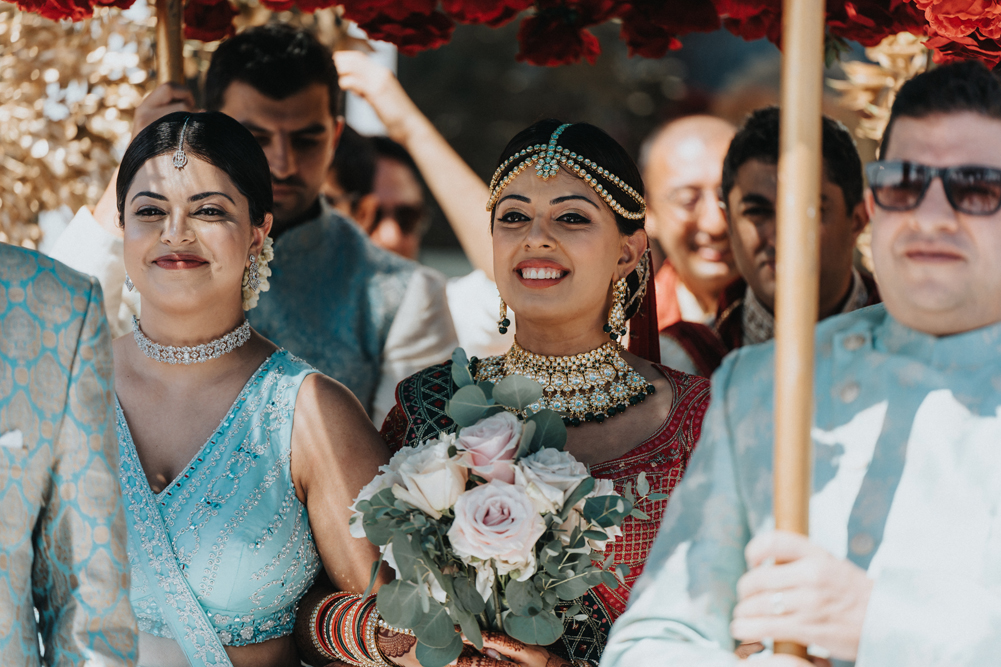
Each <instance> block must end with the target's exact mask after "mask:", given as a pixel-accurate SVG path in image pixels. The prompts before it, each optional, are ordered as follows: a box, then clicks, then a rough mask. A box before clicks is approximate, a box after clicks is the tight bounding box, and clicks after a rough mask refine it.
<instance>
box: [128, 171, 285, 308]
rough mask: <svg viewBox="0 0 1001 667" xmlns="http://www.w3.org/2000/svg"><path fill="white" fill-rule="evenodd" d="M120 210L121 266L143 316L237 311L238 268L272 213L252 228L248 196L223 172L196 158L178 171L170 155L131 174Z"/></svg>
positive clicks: (256, 250)
mask: <svg viewBox="0 0 1001 667" xmlns="http://www.w3.org/2000/svg"><path fill="white" fill-rule="evenodd" d="M123 214H124V215H123V222H124V236H125V268H126V270H127V271H128V274H129V277H130V278H131V279H132V282H133V283H134V284H135V286H136V289H137V290H138V291H139V293H140V294H141V295H142V298H143V312H144V314H145V313H146V310H147V308H153V309H156V310H158V311H161V312H165V313H170V314H177V315H179V314H185V313H190V312H194V311H206V310H208V309H212V310H213V311H215V312H217V313H219V315H220V317H221V318H225V319H232V318H233V316H234V315H236V314H238V313H241V312H242V307H241V301H242V297H241V287H242V281H243V272H244V269H245V268H246V267H247V266H248V264H249V256H250V255H252V254H253V255H258V254H260V251H261V248H262V246H263V244H264V238H265V237H266V236H267V233H268V231H269V230H270V228H271V214H267V216H266V218H265V223H264V224H263V225H261V226H258V227H255V226H253V225H251V223H250V209H249V204H248V202H247V198H246V197H244V196H243V195H242V194H240V191H239V190H237V189H236V186H235V185H234V184H233V182H232V181H231V180H230V178H229V176H228V175H227V174H226V173H225V172H224V171H223V170H221V169H219V168H218V167H215V166H214V165H212V164H209V163H208V162H205V161H203V160H200V159H198V158H197V157H195V156H193V155H189V156H188V163H187V165H186V166H185V167H184V168H183V169H176V168H175V167H174V166H173V164H172V155H171V154H167V155H160V156H158V157H155V158H152V159H150V160H148V161H147V162H146V163H145V164H144V165H143V166H142V167H141V168H140V169H139V171H137V172H136V175H135V178H134V179H133V181H132V184H131V185H130V186H129V191H128V194H127V195H126V199H125V210H124V211H123Z"/></svg>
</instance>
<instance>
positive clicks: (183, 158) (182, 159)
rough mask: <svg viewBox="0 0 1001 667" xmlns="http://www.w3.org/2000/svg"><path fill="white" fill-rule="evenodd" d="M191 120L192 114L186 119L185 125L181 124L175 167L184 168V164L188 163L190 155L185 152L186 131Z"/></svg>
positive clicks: (175, 154)
mask: <svg viewBox="0 0 1001 667" xmlns="http://www.w3.org/2000/svg"><path fill="white" fill-rule="evenodd" d="M189 120H191V116H188V117H187V118H185V119H184V125H182V126H181V136H180V138H179V139H178V140H177V150H176V151H174V160H173V162H174V167H176V168H177V169H183V168H184V165H186V164H188V156H187V155H185V153H184V132H185V131H186V130H187V129H188V121H189Z"/></svg>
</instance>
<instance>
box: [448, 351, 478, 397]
mask: <svg viewBox="0 0 1001 667" xmlns="http://www.w3.org/2000/svg"><path fill="white" fill-rule="evenodd" d="M452 382H454V383H455V384H456V385H458V386H459V387H465V386H468V385H471V384H473V374H472V373H470V372H469V359H468V358H466V351H465V350H463V349H462V348H461V347H457V348H455V350H454V351H453V352H452Z"/></svg>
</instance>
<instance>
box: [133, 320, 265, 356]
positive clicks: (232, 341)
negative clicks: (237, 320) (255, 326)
mask: <svg viewBox="0 0 1001 667" xmlns="http://www.w3.org/2000/svg"><path fill="white" fill-rule="evenodd" d="M132 335H133V337H135V339H136V345H138V346H139V349H140V350H141V351H142V353H143V354H145V355H146V356H147V357H149V358H150V359H153V360H155V361H160V362H162V363H165V364H199V363H202V362H203V361H209V360H211V359H218V358H219V357H221V356H222V355H224V354H228V353H230V352H232V351H233V350H235V349H236V348H238V347H240V346H241V345H243V344H244V343H246V342H247V341H248V340H250V322H248V321H247V320H244V321H243V324H241V325H240V326H238V327H237V328H235V329H233V330H232V331H230V332H229V333H228V334H226V335H225V336H223V337H222V338H216V339H215V340H210V341H209V342H207V343H202V344H201V345H195V346H193V347H188V346H181V347H174V346H173V345H160V344H159V343H154V342H153V341H151V340H150V339H149V337H147V336H146V334H144V333H143V331H142V329H140V328H139V318H138V317H136V316H135V315H133V316H132Z"/></svg>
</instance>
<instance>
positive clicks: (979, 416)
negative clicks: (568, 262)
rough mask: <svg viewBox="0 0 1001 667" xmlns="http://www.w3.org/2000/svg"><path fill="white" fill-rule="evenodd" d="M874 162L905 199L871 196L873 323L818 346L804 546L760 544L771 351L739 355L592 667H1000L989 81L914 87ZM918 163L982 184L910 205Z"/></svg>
mask: <svg viewBox="0 0 1001 667" xmlns="http://www.w3.org/2000/svg"><path fill="white" fill-rule="evenodd" d="M881 156H882V160H883V161H885V163H889V164H890V165H891V166H892V164H893V163H894V162H896V163H898V166H899V162H901V161H902V162H906V163H910V166H908V167H907V169H905V170H898V171H897V172H895V173H898V174H905V173H910V174H911V177H910V178H911V180H910V181H907V180H904V179H898V181H896V182H895V183H894V182H890V186H889V187H887V188H884V189H881V188H875V189H873V190H870V191H868V192H867V193H866V205H867V208H868V210H869V213H870V215H871V218H872V228H873V255H874V260H875V265H876V277H877V280H878V282H879V288H880V291H881V293H882V295H883V297H884V299H885V302H884V303H885V305H879V306H873V307H870V308H867V309H864V310H861V311H857V312H855V313H851V314H847V315H843V316H839V317H835V318H831V319H829V320H827V321H825V322H823V323H822V324H820V325H819V326H818V327H817V333H816V344H817V347H816V380H815V383H816V384H815V389H814V399H815V414H814V428H813V459H814V464H813V466H814V469H813V495H812V498H811V502H810V535H809V539H807V538H805V537H801V536H797V535H792V534H790V533H784V532H777V531H774V530H773V528H774V515H773V511H772V481H773V478H772V446H773V438H774V428H773V418H772V415H773V410H774V404H773V395H774V380H773V369H774V352H775V350H774V347H773V345H772V344H770V343H769V344H765V345H760V346H751V347H746V348H742V349H740V350H738V351H736V352H735V353H733V354H731V355H730V356H729V357H728V358H727V359H726V360H725V362H724V363H723V365H722V366H721V367H720V369H719V371H718V372H717V373H716V374H715V375H714V376H713V389H712V391H713V398H712V401H713V402H712V406H711V408H710V411H709V413H708V414H707V415H706V419H705V422H704V427H703V435H702V439H701V441H700V442H699V444H698V446H697V447H696V449H695V453H694V455H693V458H692V460H691V463H690V464H689V467H688V471H687V473H686V477H685V479H684V480H683V481H682V483H681V484H680V485H679V487H678V489H677V490H676V491H675V493H674V495H673V497H672V499H671V501H670V506H669V508H668V511H667V514H666V515H665V518H664V523H663V526H662V528H661V532H660V535H659V537H658V540H657V543H656V545H655V546H654V548H653V551H652V552H651V555H650V558H649V560H648V561H647V565H646V571H645V575H644V577H643V578H642V579H641V580H640V581H639V582H638V583H637V585H636V587H635V588H634V589H633V593H632V599H631V600H630V606H629V608H628V610H627V611H626V613H625V614H624V615H623V616H622V617H621V618H620V619H619V620H618V622H617V623H616V624H615V627H614V628H613V630H612V633H611V637H610V641H609V645H608V647H607V649H606V651H605V653H604V656H603V659H602V666H603V667H644V666H647V665H649V666H653V665H670V666H674V665H699V666H705V667H709V666H714V665H735V664H737V663H738V662H739V661H738V658H737V657H736V655H735V654H734V649H735V646H736V645H737V644H738V643H739V642H741V641H744V642H751V641H759V640H764V641H765V643H766V644H767V643H768V642H767V640H768V639H774V640H776V641H791V642H796V643H799V644H802V645H805V646H810V647H812V649H813V650H812V653H813V654H814V655H819V656H822V657H829V658H830V659H831V660H832V661H834V662H835V664H840V665H844V664H852V663H853V662H854V664H856V665H858V666H859V667H870V666H872V667H892V666H895V665H900V666H904V665H907V666H911V665H949V666H950V667H954V666H957V665H988V664H998V663H999V661H1001V513H999V508H1001V213H999V212H998V210H997V208H998V207H1001V171H990V170H983V169H980V167H988V168H991V169H993V170H1001V84H999V82H998V80H997V79H996V78H995V77H994V76H993V75H991V74H990V73H989V72H987V70H986V69H984V68H983V67H982V66H980V65H979V64H973V63H964V64H962V65H953V66H947V67H943V68H940V69H938V70H935V71H933V72H929V73H925V74H922V75H920V76H919V77H917V78H916V79H914V80H912V81H911V82H909V83H908V84H907V85H906V86H905V87H904V88H903V89H902V90H901V92H900V94H899V95H898V97H897V100H896V102H895V104H894V108H893V112H892V117H891V121H890V126H889V128H888V129H887V135H886V136H885V137H884V142H883V146H882V150H881ZM914 165H928V166H931V167H936V168H943V167H957V166H962V165H977V166H978V167H975V168H973V169H967V170H964V171H963V172H962V174H961V177H957V175H958V174H959V172H953V173H946V174H945V175H944V176H943V175H942V174H941V172H933V173H932V176H930V177H927V178H925V179H924V182H923V183H920V182H919V183H917V185H916V187H912V186H913V185H915V181H920V180H921V176H920V171H921V170H920V169H919V168H916V167H914ZM908 170H910V171H908ZM927 173H929V172H928V171H927V170H925V174H927ZM890 180H891V181H892V179H890ZM922 185H923V186H925V189H924V190H923V191H922V190H921V186H922ZM870 186H872V176H870ZM947 193H948V194H947ZM877 201H879V202H880V203H878V204H877ZM887 204H889V205H890V207H891V208H894V209H896V210H890V208H887V207H886V205H887ZM757 660H760V662H756V664H758V665H759V666H760V665H772V666H779V665H783V666H790V667H791V666H794V665H806V664H808V663H807V662H805V661H803V660H801V659H799V658H795V657H792V656H786V655H781V656H779V655H774V656H772V655H767V652H766V655H762V656H758V657H757V658H756V661H757Z"/></svg>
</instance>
